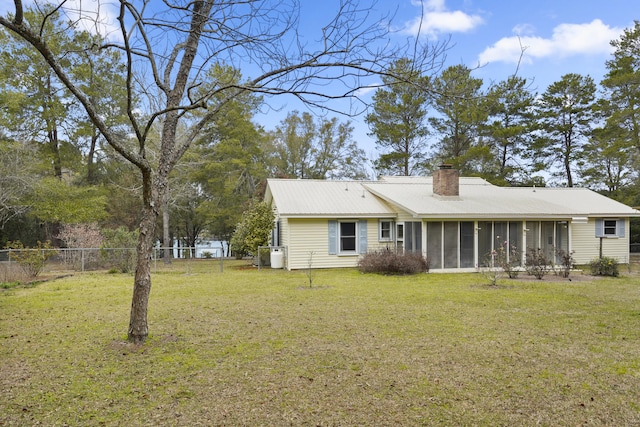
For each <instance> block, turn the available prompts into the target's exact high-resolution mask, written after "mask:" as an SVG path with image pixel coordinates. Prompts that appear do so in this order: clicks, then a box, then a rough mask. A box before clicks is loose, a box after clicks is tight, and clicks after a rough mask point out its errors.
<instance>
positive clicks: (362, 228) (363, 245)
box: [358, 220, 367, 254]
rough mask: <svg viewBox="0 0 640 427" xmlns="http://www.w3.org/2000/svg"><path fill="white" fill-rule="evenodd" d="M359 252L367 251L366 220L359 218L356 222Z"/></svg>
mask: <svg viewBox="0 0 640 427" xmlns="http://www.w3.org/2000/svg"><path fill="white" fill-rule="evenodd" d="M358 240H359V253H361V254H366V253H367V220H361V221H360V223H359V224H358Z"/></svg>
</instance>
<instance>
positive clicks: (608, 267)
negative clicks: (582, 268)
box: [589, 257, 620, 277]
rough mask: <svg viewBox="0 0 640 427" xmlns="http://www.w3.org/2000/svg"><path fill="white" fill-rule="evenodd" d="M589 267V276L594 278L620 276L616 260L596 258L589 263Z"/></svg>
mask: <svg viewBox="0 0 640 427" xmlns="http://www.w3.org/2000/svg"><path fill="white" fill-rule="evenodd" d="M589 267H591V274H592V275H594V276H612V277H618V276H619V275H620V271H619V269H618V260H616V259H615V258H609V257H602V258H596V259H594V260H592V261H591V262H590V263H589Z"/></svg>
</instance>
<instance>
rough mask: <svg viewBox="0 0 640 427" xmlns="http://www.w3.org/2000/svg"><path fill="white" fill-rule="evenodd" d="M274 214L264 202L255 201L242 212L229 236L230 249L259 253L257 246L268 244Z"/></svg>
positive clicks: (253, 253) (245, 252)
mask: <svg viewBox="0 0 640 427" xmlns="http://www.w3.org/2000/svg"><path fill="white" fill-rule="evenodd" d="M274 220H275V215H274V214H273V211H272V210H271V207H270V206H269V205H268V204H267V203H266V202H259V203H256V204H255V205H254V206H253V208H251V209H249V210H247V211H245V212H244V213H243V214H242V219H241V220H240V223H239V224H238V226H237V227H236V231H235V232H234V233H233V236H232V237H231V251H232V252H235V253H236V254H240V255H249V254H251V255H256V256H257V255H259V254H258V248H259V247H260V246H265V245H267V244H269V239H270V237H271V230H273V221H274Z"/></svg>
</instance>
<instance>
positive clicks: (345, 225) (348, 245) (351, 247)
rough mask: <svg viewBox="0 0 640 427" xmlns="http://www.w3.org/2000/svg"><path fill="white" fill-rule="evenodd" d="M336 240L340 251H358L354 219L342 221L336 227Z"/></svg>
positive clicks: (342, 252) (356, 227)
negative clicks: (337, 233)
mask: <svg viewBox="0 0 640 427" xmlns="http://www.w3.org/2000/svg"><path fill="white" fill-rule="evenodd" d="M338 232H339V236H338V241H339V242H340V253H341V254H344V253H357V251H358V246H357V245H358V223H357V222H355V221H342V222H340V226H339V227H338Z"/></svg>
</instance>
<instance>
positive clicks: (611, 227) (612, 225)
mask: <svg viewBox="0 0 640 427" xmlns="http://www.w3.org/2000/svg"><path fill="white" fill-rule="evenodd" d="M617 225H618V221H616V220H615V219H605V220H604V224H603V227H604V228H603V231H604V235H605V236H616V235H617V229H618V227H617Z"/></svg>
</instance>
